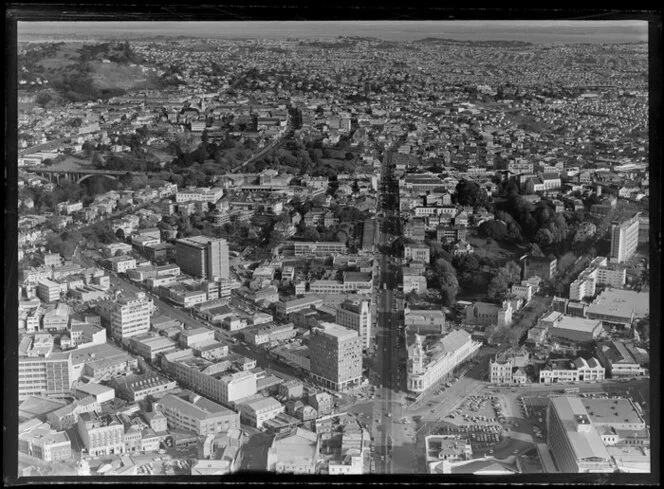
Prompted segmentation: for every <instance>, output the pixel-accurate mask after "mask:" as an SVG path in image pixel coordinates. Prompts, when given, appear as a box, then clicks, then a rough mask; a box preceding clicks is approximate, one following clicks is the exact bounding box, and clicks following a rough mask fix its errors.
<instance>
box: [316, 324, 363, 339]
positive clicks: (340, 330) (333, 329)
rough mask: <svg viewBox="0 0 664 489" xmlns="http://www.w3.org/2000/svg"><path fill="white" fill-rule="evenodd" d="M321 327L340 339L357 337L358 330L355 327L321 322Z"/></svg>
mask: <svg viewBox="0 0 664 489" xmlns="http://www.w3.org/2000/svg"><path fill="white" fill-rule="evenodd" d="M320 329H322V330H323V331H324V332H325V333H327V334H328V335H330V336H335V337H336V338H338V339H340V340H345V339H350V338H356V337H357V331H355V330H354V329H348V328H344V327H343V326H340V325H338V324H335V323H326V322H321V323H320Z"/></svg>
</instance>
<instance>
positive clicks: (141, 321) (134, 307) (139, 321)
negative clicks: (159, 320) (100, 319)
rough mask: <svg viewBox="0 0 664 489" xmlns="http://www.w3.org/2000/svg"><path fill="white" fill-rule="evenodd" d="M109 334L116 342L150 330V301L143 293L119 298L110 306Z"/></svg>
mask: <svg viewBox="0 0 664 489" xmlns="http://www.w3.org/2000/svg"><path fill="white" fill-rule="evenodd" d="M110 307H111V334H112V335H113V337H114V338H115V339H117V340H120V341H122V340H124V339H127V338H131V337H132V336H138V335H141V334H144V333H147V332H148V331H149V329H150V313H151V311H152V299H148V298H146V296H145V293H143V292H138V293H137V294H136V295H135V296H128V297H119V298H118V299H117V300H116V301H115V302H114V303H113V304H112V305H111V306H110Z"/></svg>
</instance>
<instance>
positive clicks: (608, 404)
mask: <svg viewBox="0 0 664 489" xmlns="http://www.w3.org/2000/svg"><path fill="white" fill-rule="evenodd" d="M581 403H582V404H583V406H584V407H585V408H586V410H587V411H588V416H589V417H590V419H591V421H592V422H593V423H597V424H614V423H621V424H622V423H629V424H644V423H645V422H644V420H643V418H642V417H641V416H640V415H639V413H638V412H637V411H636V408H635V407H634V404H632V402H631V401H630V400H629V399H582V400H581Z"/></svg>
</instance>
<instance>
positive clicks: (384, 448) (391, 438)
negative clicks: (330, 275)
mask: <svg viewBox="0 0 664 489" xmlns="http://www.w3.org/2000/svg"><path fill="white" fill-rule="evenodd" d="M380 188H381V192H380V195H379V202H380V204H379V205H380V206H381V207H380V209H381V210H382V212H383V217H381V218H380V220H379V225H378V226H376V227H377V233H378V235H377V241H376V242H377V243H378V244H379V246H378V247H377V248H378V249H385V248H384V247H385V246H387V245H389V244H390V243H391V242H392V241H393V239H394V238H395V237H396V236H398V234H399V233H400V225H399V221H398V220H397V221H395V219H397V218H398V214H399V202H398V197H399V191H398V183H397V181H396V180H395V178H394V165H393V160H392V152H391V151H388V152H387V153H386V155H385V159H384V164H383V174H382V179H381V186H380ZM388 224H389V225H388ZM375 260H376V262H377V263H378V270H379V273H378V274H377V276H378V277H379V282H378V289H377V291H375V296H374V297H375V299H376V300H375V301H374V302H375V303H376V311H377V320H376V345H377V349H376V357H375V361H374V362H372V365H371V369H372V372H371V376H372V378H373V379H375V380H374V382H375V383H377V385H379V386H380V390H379V392H378V396H379V399H380V402H376V403H374V407H373V411H372V423H371V426H372V432H373V434H374V446H375V448H376V451H375V454H376V455H377V458H376V459H375V463H376V472H379V473H394V472H412V465H411V463H410V462H408V463H407V464H406V466H404V464H403V462H404V461H405V460H406V459H412V457H407V456H406V454H405V453H401V452H403V451H408V450H410V449H409V448H407V447H403V448H398V447H402V445H404V442H405V441H409V440H408V438H409V437H410V436H411V434H410V433H409V431H408V430H407V429H405V428H404V427H403V426H402V425H401V423H400V421H399V420H400V418H401V417H402V414H403V412H402V411H403V407H402V400H403V395H404V392H403V388H404V387H405V384H406V368H405V367H406V366H405V362H404V361H403V360H404V356H403V355H402V353H403V351H402V350H405V345H404V344H403V343H404V339H403V338H402V337H401V335H402V333H401V328H400V325H401V323H402V321H401V314H402V311H401V308H402V306H401V304H400V301H399V293H398V292H397V288H398V285H399V270H398V267H399V260H398V257H397V256H395V255H387V254H385V253H382V252H376V254H375ZM395 450H398V451H395Z"/></svg>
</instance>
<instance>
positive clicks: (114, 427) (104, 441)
mask: <svg viewBox="0 0 664 489" xmlns="http://www.w3.org/2000/svg"><path fill="white" fill-rule="evenodd" d="M124 432H125V430H124V424H123V423H122V421H121V420H120V419H119V418H118V416H117V415H116V414H103V415H98V414H97V413H94V412H91V413H82V414H80V415H79V418H78V434H79V436H80V437H81V441H82V442H83V446H84V447H85V450H86V451H87V453H88V455H90V456H91V457H97V456H99V455H118V454H122V453H125V442H124Z"/></svg>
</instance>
